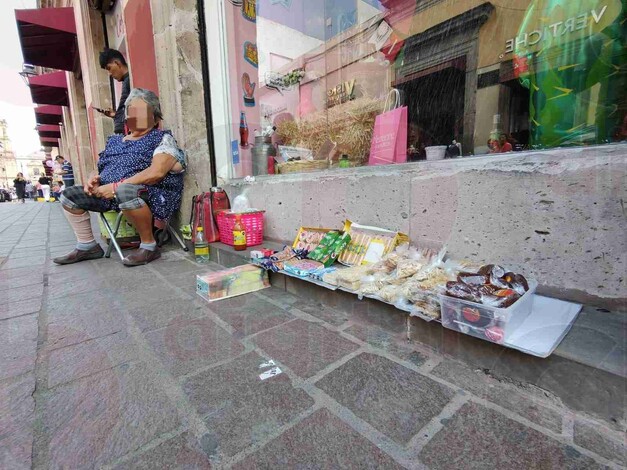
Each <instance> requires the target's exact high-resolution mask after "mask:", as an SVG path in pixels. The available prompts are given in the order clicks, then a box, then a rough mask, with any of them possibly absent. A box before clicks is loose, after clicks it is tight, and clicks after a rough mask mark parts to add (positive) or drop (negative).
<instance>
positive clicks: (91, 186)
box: [83, 175, 100, 196]
mask: <svg viewBox="0 0 627 470" xmlns="http://www.w3.org/2000/svg"><path fill="white" fill-rule="evenodd" d="M98 186H100V175H93V176H92V177H91V178H89V180H88V181H87V184H86V185H85V186H84V187H83V190H84V191H85V193H86V194H89V195H90V196H91V195H94V190H95V189H96V188H97V187H98Z"/></svg>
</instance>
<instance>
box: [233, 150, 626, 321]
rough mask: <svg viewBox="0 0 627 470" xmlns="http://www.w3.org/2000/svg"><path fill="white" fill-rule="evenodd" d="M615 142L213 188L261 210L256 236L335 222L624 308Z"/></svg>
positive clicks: (621, 169) (619, 163) (545, 290)
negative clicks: (381, 230) (385, 232)
mask: <svg viewBox="0 0 627 470" xmlns="http://www.w3.org/2000/svg"><path fill="white" fill-rule="evenodd" d="M626 177H627V144H614V145H603V146H591V147H579V148H562V149H553V150H546V151H535V152H512V153H508V154H501V155H498V156H494V155H490V156H477V157H469V158H459V159H450V160H442V161H435V162H417V163H408V164H403V165H389V166H379V167H361V168H354V169H338V170H329V171H324V172H316V173H300V174H292V175H285V176H267V177H259V178H257V179H256V181H255V182H254V183H252V184H248V185H243V184H241V183H240V182H233V183H232V184H229V185H227V186H226V187H225V189H226V190H227V192H228V193H229V196H230V197H231V198H233V197H235V196H237V195H239V194H241V193H245V194H246V195H247V197H248V199H249V200H250V203H251V204H252V205H253V206H254V207H258V208H261V209H265V210H266V215H265V235H266V237H267V238H269V239H273V240H289V239H291V238H292V237H293V236H294V234H295V233H296V231H297V230H298V228H299V227H300V226H303V225H305V226H307V225H311V224H316V225H318V224H319V226H321V227H337V226H338V225H339V224H341V223H342V221H343V220H344V219H345V218H349V219H351V220H353V221H355V222H358V223H361V224H366V225H375V226H379V227H386V228H388V229H391V230H398V231H401V232H403V233H406V234H408V235H409V236H410V238H411V240H412V241H413V242H414V243H415V244H416V245H417V246H421V247H428V248H436V249H439V248H441V247H442V246H446V247H447V251H448V253H449V254H450V255H451V257H453V258H454V259H469V260H471V261H474V262H477V263H498V264H503V265H505V266H509V267H511V268H512V269H514V270H520V271H521V272H523V273H524V274H526V275H528V276H530V277H535V278H536V279H537V280H538V282H539V284H540V287H539V292H540V293H542V294H545V295H550V296H552V297H556V298H562V299H564V300H572V301H576V302H579V303H583V304H589V305H598V306H601V307H605V308H607V309H614V310H627V290H626V289H625V284H624V282H625V276H624V274H625V272H626V271H627V238H626V237H625V232H626V231H627V224H626V222H625V207H624V201H625V200H627V186H626V185H625V184H624V180H625V178H626Z"/></svg>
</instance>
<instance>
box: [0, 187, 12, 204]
mask: <svg viewBox="0 0 627 470" xmlns="http://www.w3.org/2000/svg"><path fill="white" fill-rule="evenodd" d="M11 199H12V197H11V192H10V191H9V190H8V189H0V202H11Z"/></svg>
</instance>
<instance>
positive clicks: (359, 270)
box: [337, 266, 371, 292]
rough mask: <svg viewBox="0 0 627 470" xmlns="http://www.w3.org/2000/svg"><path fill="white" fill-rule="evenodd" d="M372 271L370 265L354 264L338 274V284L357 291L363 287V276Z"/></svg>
mask: <svg viewBox="0 0 627 470" xmlns="http://www.w3.org/2000/svg"><path fill="white" fill-rule="evenodd" d="M370 273H371V271H370V268H369V267H368V266H353V267H352V268H346V269H342V270H341V271H340V272H339V274H338V276H337V281H338V285H339V286H340V287H343V288H344V289H348V290H350V291H353V292H356V291H358V290H359V288H360V287H361V280H362V279H363V277H364V276H366V275H368V274H370Z"/></svg>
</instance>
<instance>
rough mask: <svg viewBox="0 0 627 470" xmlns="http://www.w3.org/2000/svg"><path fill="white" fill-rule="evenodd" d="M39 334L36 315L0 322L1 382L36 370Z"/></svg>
mask: <svg viewBox="0 0 627 470" xmlns="http://www.w3.org/2000/svg"><path fill="white" fill-rule="evenodd" d="M38 333H39V325H38V324H37V315H34V314H33V315H25V316H22V317H16V318H9V319H7V320H2V321H1V322H0V364H1V367H0V380H4V379H8V378H10V377H16V376H18V375H22V374H24V373H26V372H30V371H32V370H34V368H35V360H36V359H37V336H38Z"/></svg>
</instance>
